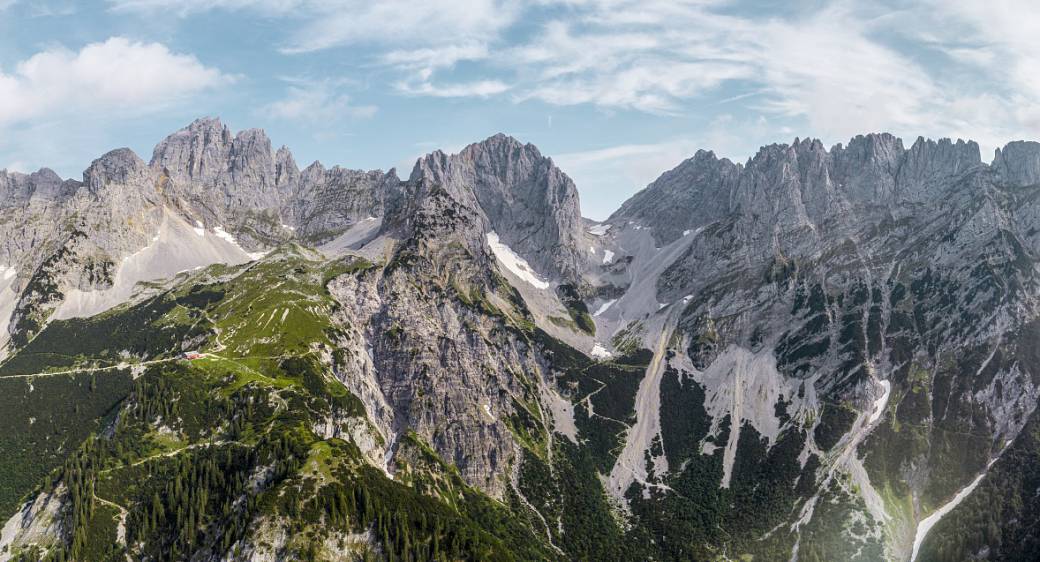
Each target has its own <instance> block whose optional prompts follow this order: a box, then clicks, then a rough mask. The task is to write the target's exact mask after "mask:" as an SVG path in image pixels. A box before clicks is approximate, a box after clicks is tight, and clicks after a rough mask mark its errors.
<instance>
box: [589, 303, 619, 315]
mask: <svg viewBox="0 0 1040 562" xmlns="http://www.w3.org/2000/svg"><path fill="white" fill-rule="evenodd" d="M616 302H617V299H610V300H609V301H607V302H605V303H603V304H601V305H599V309H597V310H596V312H595V313H594V314H593V316H599V315H600V314H603V313H604V312H606V311H607V309H609V308H610V307H611V305H613V304H614V303H616Z"/></svg>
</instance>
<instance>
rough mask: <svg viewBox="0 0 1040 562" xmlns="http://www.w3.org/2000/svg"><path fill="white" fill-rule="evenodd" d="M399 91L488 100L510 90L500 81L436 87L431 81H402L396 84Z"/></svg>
mask: <svg viewBox="0 0 1040 562" xmlns="http://www.w3.org/2000/svg"><path fill="white" fill-rule="evenodd" d="M396 87H397V89H398V90H399V91H401V92H403V93H406V94H410V95H423V96H432V97H437V98H465V97H481V98H486V97H488V96H493V95H495V94H501V93H503V92H505V91H507V90H509V85H508V84H506V83H504V82H500V81H498V80H477V81H475V82H455V83H450V84H445V85H435V84H433V83H431V82H430V81H429V80H421V81H419V82H409V81H401V82H398V83H397V84H396Z"/></svg>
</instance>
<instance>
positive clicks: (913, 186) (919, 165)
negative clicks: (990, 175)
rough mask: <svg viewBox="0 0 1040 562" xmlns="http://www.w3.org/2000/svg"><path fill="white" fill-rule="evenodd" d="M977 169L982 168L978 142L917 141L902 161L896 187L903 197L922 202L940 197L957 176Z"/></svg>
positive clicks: (919, 139) (959, 140)
mask: <svg viewBox="0 0 1040 562" xmlns="http://www.w3.org/2000/svg"><path fill="white" fill-rule="evenodd" d="M978 166H982V154H981V152H980V151H979V145H978V144H976V143H975V141H970V140H969V141H964V140H961V139H957V142H953V141H952V140H950V139H948V138H943V139H939V140H938V141H934V140H931V139H927V140H926V139H925V138H924V137H918V138H917V141H916V142H914V144H913V146H911V147H910V150H908V151H907V152H906V154H905V155H904V157H903V162H902V165H901V166H900V169H899V175H898V177H897V184H898V185H899V188H900V191H901V195H903V196H904V197H906V198H907V199H909V200H910V201H914V202H923V201H927V200H928V199H931V198H934V197H937V196H940V195H941V193H942V192H943V191H944V190H945V189H948V188H949V187H950V185H949V181H948V180H950V179H951V178H953V177H954V176H957V175H959V174H962V173H964V172H966V171H968V170H970V169H972V168H975V167H978Z"/></svg>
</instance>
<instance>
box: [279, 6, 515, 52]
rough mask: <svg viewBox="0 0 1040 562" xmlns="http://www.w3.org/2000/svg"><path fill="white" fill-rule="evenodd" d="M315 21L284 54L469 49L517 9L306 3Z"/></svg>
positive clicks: (488, 36) (309, 21)
mask: <svg viewBox="0 0 1040 562" xmlns="http://www.w3.org/2000/svg"><path fill="white" fill-rule="evenodd" d="M308 4H310V9H311V12H312V13H313V14H314V17H310V18H307V20H306V22H305V23H304V25H303V26H302V27H301V28H300V29H299V30H297V31H296V32H295V33H293V34H292V36H291V37H290V40H289V43H288V45H286V47H285V51H286V52H291V53H299V52H308V51H316V50H320V49H327V48H330V47H337V46H341V45H352V44H358V43H371V44H381V45H411V46H426V45H452V44H457V43H459V42H463V44H471V43H473V42H483V41H486V40H489V39H492V38H496V37H497V36H498V34H499V33H500V32H501V31H502V30H504V29H506V28H507V27H509V26H510V25H512V24H513V23H514V22H515V21H516V18H517V16H518V15H519V13H520V8H519V4H517V3H514V2H506V1H502V0H470V1H468V2H458V1H457V0H425V1H415V0H381V1H379V2H370V1H367V0H340V1H324V2H310V3H308Z"/></svg>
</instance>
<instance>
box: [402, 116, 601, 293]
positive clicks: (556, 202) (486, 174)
mask: <svg viewBox="0 0 1040 562" xmlns="http://www.w3.org/2000/svg"><path fill="white" fill-rule="evenodd" d="M408 183H409V190H410V193H411V199H412V200H413V201H414V200H422V199H423V198H424V196H425V194H427V193H429V192H430V191H431V190H434V189H441V190H444V191H445V192H446V193H447V194H448V195H449V196H450V197H452V198H453V199H455V200H456V201H458V202H459V204H461V205H463V206H465V207H467V208H471V209H477V210H479V212H480V214H481V215H482V221H483V222H486V227H487V228H489V229H491V230H494V231H495V232H496V233H497V234H498V235H499V237H500V238H501V240H502V241H503V242H504V243H505V244H507V245H508V246H509V247H511V248H512V249H513V250H514V251H516V252H517V253H518V254H520V255H521V256H523V257H524V259H526V260H527V261H528V262H529V263H530V264H531V265H533V266H534V267H535V269H536V270H538V271H539V272H540V273H542V274H543V275H546V276H547V277H552V278H558V279H561V280H564V281H566V282H569V283H575V282H577V281H578V280H579V274H580V270H581V264H582V257H581V251H580V249H579V241H580V239H581V213H580V210H579V203H578V192H577V189H576V188H575V186H574V182H573V181H571V179H570V178H568V177H567V175H566V174H564V173H563V172H562V171H561V170H560V169H559V168H557V167H556V165H555V164H553V162H552V160H551V159H550V158H546V157H544V156H542V155H541V153H540V152H539V151H538V149H537V148H535V147H534V146H533V145H531V144H526V145H524V144H521V143H520V142H519V141H517V140H516V139H514V138H512V137H508V136H505V135H501V134H499V135H495V136H493V137H491V138H488V139H486V140H484V141H483V142H480V143H476V144H472V145H469V146H467V147H466V148H464V149H463V150H462V151H461V152H460V153H458V154H453V155H450V156H449V155H446V154H444V153H443V152H440V151H438V152H434V153H432V154H429V155H427V156H425V157H424V158H422V159H420V160H419V162H417V163H416V165H415V168H414V169H413V170H412V175H411V177H410V178H409V182H408ZM409 204H411V203H409V202H407V201H406V202H405V205H409ZM402 215H407V211H406V210H403V212H402Z"/></svg>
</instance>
